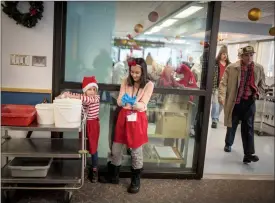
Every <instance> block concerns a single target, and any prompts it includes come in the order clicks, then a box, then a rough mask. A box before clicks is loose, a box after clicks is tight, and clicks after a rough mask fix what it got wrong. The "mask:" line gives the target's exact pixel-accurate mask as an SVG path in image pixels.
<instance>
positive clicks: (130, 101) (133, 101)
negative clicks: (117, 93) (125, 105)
mask: <svg viewBox="0 0 275 203" xmlns="http://www.w3.org/2000/svg"><path fill="white" fill-rule="evenodd" d="M136 100H137V97H136V96H134V97H132V98H130V99H129V104H131V106H134V104H135V103H136Z"/></svg>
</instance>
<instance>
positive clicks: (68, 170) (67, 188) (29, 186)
mask: <svg viewBox="0 0 275 203" xmlns="http://www.w3.org/2000/svg"><path fill="white" fill-rule="evenodd" d="M85 126H86V119H84V120H83V121H82V125H81V127H80V128H56V127H55V126H54V125H38V124H32V125H30V126H28V127H15V126H2V129H3V130H4V131H5V134H4V136H2V144H1V145H2V146H1V155H2V157H6V163H5V165H4V166H3V167H2V168H1V189H2V198H4V201H5V202H11V201H10V200H9V199H10V198H11V196H12V195H10V194H11V193H12V191H16V190H19V189H25V190H60V191H64V199H63V200H62V201H63V202H70V200H71V197H72V191H73V190H77V189H80V188H81V187H82V186H83V184H84V169H85V166H86V154H87V151H86V141H85V138H86V127H85ZM10 130H20V131H50V132H76V133H79V132H81V131H82V132H83V133H82V137H81V139H63V138H20V139H12V138H11V137H10V136H9V135H8V131H10ZM9 157H36V158H37V157H41V158H53V162H52V164H51V167H50V169H49V171H48V174H47V176H46V177H45V178H31V177H27V178H15V177H12V176H11V171H10V170H9V168H8V164H9V162H10V160H9ZM2 201H3V200H2Z"/></svg>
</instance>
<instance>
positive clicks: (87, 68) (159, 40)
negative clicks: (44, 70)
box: [65, 1, 208, 89]
mask: <svg viewBox="0 0 275 203" xmlns="http://www.w3.org/2000/svg"><path fill="white" fill-rule="evenodd" d="M207 5H208V4H207V3H200V2H125V1H124V2H67V25H66V52H65V54H66V55H65V81H73V82H81V81H82V78H83V76H87V75H95V76H96V77H97V79H98V82H99V83H107V84H118V82H117V81H118V80H117V78H123V77H125V74H124V72H125V71H121V76H118V75H117V74H118V72H116V71H117V68H116V67H118V66H117V65H118V64H119V65H121V64H127V59H128V58H129V57H142V58H144V59H147V58H148V56H150V57H151V61H150V63H148V72H149V76H150V78H151V79H152V80H153V81H154V82H155V84H161V85H160V86H159V87H166V88H181V87H184V88H192V89H199V88H201V87H202V85H201V82H202V80H205V77H204V76H202V74H204V73H202V72H203V71H202V69H203V67H204V62H205V60H206V61H207V60H208V57H203V53H204V52H205V46H204V40H205V36H206V32H205V27H206V26H205V25H206V11H207ZM133 10H135V12H134V13H133V12H132V11H133ZM151 11H155V12H157V13H159V14H161V15H159V19H158V21H156V22H150V21H149V20H148V14H149V13H150V12H151ZM137 22H139V23H141V24H142V25H143V30H141V31H140V32H139V33H137V32H135V31H134V26H135V25H136V24H137ZM203 58H204V59H203ZM183 65H184V66H185V68H188V69H185V70H183V68H182V66H183ZM127 68H128V67H127V66H126V65H125V66H124V69H127ZM167 68H168V69H169V68H171V69H172V73H171V77H173V78H170V79H169V80H174V81H173V82H171V81H170V82H169V83H170V85H168V86H167V85H165V84H163V75H165V74H166V73H165V72H166V71H167ZM206 71H207V70H206ZM126 72H127V70H126ZM114 78H115V79H114ZM160 80H161V81H160ZM194 84H196V85H194ZM203 88H204V87H203Z"/></svg>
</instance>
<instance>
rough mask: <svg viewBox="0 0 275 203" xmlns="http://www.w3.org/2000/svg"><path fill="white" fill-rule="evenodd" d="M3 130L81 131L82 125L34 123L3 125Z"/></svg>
mask: <svg viewBox="0 0 275 203" xmlns="http://www.w3.org/2000/svg"><path fill="white" fill-rule="evenodd" d="M1 128H2V129H3V130H22V131H49V132H80V131H81V127H78V128H59V127H55V125H40V124H37V123H32V124H31V125H29V126H1Z"/></svg>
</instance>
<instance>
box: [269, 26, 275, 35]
mask: <svg viewBox="0 0 275 203" xmlns="http://www.w3.org/2000/svg"><path fill="white" fill-rule="evenodd" d="M269 34H270V35H271V36H275V27H272V28H270V29H269Z"/></svg>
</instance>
